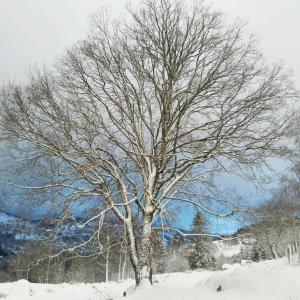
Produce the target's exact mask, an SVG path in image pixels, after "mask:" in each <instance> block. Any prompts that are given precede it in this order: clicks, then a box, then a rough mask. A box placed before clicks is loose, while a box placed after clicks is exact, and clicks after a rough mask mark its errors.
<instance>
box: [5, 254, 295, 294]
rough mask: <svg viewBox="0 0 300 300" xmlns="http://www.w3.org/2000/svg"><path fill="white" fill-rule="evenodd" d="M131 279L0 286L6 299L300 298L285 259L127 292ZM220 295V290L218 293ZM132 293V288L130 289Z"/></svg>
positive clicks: (177, 277) (158, 281)
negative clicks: (125, 294) (97, 282)
mask: <svg viewBox="0 0 300 300" xmlns="http://www.w3.org/2000/svg"><path fill="white" fill-rule="evenodd" d="M132 285H133V281H131V280H130V281H126V282H121V283H116V282H110V283H107V284H105V283H101V284H100V283H99V284H58V285H52V284H34V283H29V282H27V281H25V280H21V281H17V282H12V283H2V284H0V298H1V299H7V300H27V299H28V300H29V299H30V300H104V299H107V300H108V299H110V300H117V299H131V300H133V299H134V300H138V299H139V300H160V299H161V300H202V299H203V300H214V299H218V300H256V299H257V300H258V299H261V300H277V299H278V300H300V265H299V264H298V263H296V262H294V263H292V264H291V265H289V264H288V262H287V259H286V258H284V259H279V260H273V261H265V262H261V263H252V264H247V265H245V266H241V265H233V266H231V268H229V269H228V270H226V271H217V272H210V271H203V272H186V273H172V274H162V275H158V276H156V277H155V284H154V287H151V288H141V289H139V290H135V291H133V292H128V293H127V296H126V298H124V297H123V292H124V290H126V289H128V288H129V287H130V286H132ZM218 288H219V289H221V291H217V289H218ZM128 290H129V291H130V288H129V289H128Z"/></svg>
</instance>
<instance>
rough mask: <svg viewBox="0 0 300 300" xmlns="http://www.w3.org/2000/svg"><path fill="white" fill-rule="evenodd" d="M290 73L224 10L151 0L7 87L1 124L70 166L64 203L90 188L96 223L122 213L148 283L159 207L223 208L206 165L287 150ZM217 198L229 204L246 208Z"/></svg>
mask: <svg viewBox="0 0 300 300" xmlns="http://www.w3.org/2000/svg"><path fill="white" fill-rule="evenodd" d="M289 77H290V76H289V74H287V73H285V72H284V71H282V68H281V66H279V65H273V66H271V67H268V66H267V65H266V64H265V62H264V60H263V58H262V56H261V53H260V52H259V51H258V49H257V45H256V41H255V38H253V37H252V36H250V37H247V36H246V35H245V34H243V26H242V25H240V24H234V25H233V26H226V25H225V24H224V20H223V16H222V14H221V13H219V12H215V11H213V10H211V9H210V8H207V7H205V6H203V5H202V3H200V4H195V5H194V6H188V5H185V4H184V3H183V2H178V1H176V2H173V1H171V0H146V1H144V2H143V3H142V4H141V6H140V8H138V9H137V10H134V9H129V16H128V18H127V20H126V21H118V22H116V21H110V20H109V18H107V17H106V16H105V15H104V14H103V15H98V16H97V17H95V18H94V19H93V23H92V30H91V32H90V35H89V36H88V38H87V39H86V40H83V41H80V42H78V43H77V44H76V45H75V46H74V47H73V48H71V49H69V50H68V51H67V52H66V53H65V55H64V57H63V58H61V60H60V61H59V62H57V64H56V68H55V70H54V71H53V72H50V71H47V70H44V71H40V72H39V71H38V72H35V74H33V75H32V76H31V78H30V82H29V84H27V85H26V86H24V87H20V86H17V85H12V84H11V85H9V86H7V87H6V88H4V89H3V91H2V94H1V95H2V96H1V104H2V108H1V125H2V130H3V131H4V133H6V134H7V136H10V137H14V138H15V139H17V140H19V141H23V142H26V143H29V144H31V145H32V146H33V147H34V148H35V149H38V150H39V151H43V153H44V155H48V156H51V157H55V158H56V159H57V161H58V162H59V161H61V162H62V163H64V164H67V165H68V166H69V167H68V168H67V171H66V170H64V171H62V170H60V169H58V170H57V176H58V178H59V179H58V181H57V184H56V187H61V188H62V189H67V190H68V192H69V194H68V195H69V196H68V197H69V198H68V200H69V201H65V204H64V209H65V210H67V209H68V208H67V207H68V205H67V204H68V203H69V205H72V204H74V202H75V201H78V200H79V199H86V198H84V197H93V198H94V199H96V200H95V201H96V202H95V205H96V206H98V208H99V210H98V211H97V212H95V214H94V216H93V217H92V218H90V219H89V220H88V221H87V222H90V221H95V220H97V219H100V218H101V217H103V215H104V214H105V213H106V212H108V211H112V212H113V213H114V214H115V215H116V216H117V218H118V219H119V220H120V221H121V222H122V224H124V228H125V233H126V238H127V244H128V250H129V257H130V261H131V264H132V267H133V269H134V271H135V279H136V285H140V284H141V283H149V282H151V277H152V241H151V235H152V227H153V222H154V220H156V218H157V217H158V216H159V215H160V216H161V220H163V218H164V215H165V214H167V213H168V211H169V209H170V208H171V207H172V205H173V206H174V205H177V203H181V202H184V203H190V204H191V205H196V206H198V208H200V209H202V210H204V211H205V212H206V213H212V214H214V215H218V213H219V212H218V211H214V208H216V207H220V206H219V205H218V206H216V205H215V201H217V199H214V198H213V197H212V196H211V194H209V193H206V194H205V193H204V192H205V190H204V189H203V188H202V187H203V184H205V183H207V181H208V178H209V175H210V174H215V173H216V172H218V171H224V172H227V171H228V172H230V170H231V167H232V166H235V167H236V166H253V165H254V164H256V163H259V162H261V161H262V160H263V158H265V157H267V156H269V155H272V154H273V153H274V152H276V151H279V150H280V149H281V148H280V144H279V143H278V141H279V139H280V137H281V136H282V134H283V132H284V131H285V129H286V128H287V127H288V126H289V122H290V121H291V116H290V115H289V113H288V110H287V106H286V100H287V99H290V98H291V97H293V96H294V91H293V88H292V84H291V82H290V78H289ZM278 110H280V113H278ZM51 187H53V185H51V186H48V188H51ZM44 188H45V187H44ZM219 199H220V204H224V207H225V208H224V209H225V213H224V215H231V214H232V213H233V212H234V211H236V210H237V205H235V206H233V207H228V203H227V202H222V199H221V198H219ZM205 200H209V201H208V204H207V206H205V205H204V203H205V202H203V201H205ZM68 211H70V210H68ZM85 224H87V223H85Z"/></svg>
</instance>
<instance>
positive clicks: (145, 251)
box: [139, 214, 153, 285]
mask: <svg viewBox="0 0 300 300" xmlns="http://www.w3.org/2000/svg"><path fill="white" fill-rule="evenodd" d="M152 218H153V217H152V214H149V215H145V216H144V217H143V231H142V240H141V247H140V253H139V254H140V255H139V269H140V284H143V285H144V284H147V285H149V284H151V285H152V257H153V253H152V252H153V251H152V241H151V233H152V229H151V226H152Z"/></svg>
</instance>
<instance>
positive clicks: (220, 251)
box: [213, 241, 242, 257]
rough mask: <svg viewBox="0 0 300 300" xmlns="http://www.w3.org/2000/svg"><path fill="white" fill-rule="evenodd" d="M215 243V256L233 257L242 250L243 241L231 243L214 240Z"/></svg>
mask: <svg viewBox="0 0 300 300" xmlns="http://www.w3.org/2000/svg"><path fill="white" fill-rule="evenodd" d="M213 244H214V245H215V247H216V253H215V257H220V256H221V255H223V256H225V257H232V256H234V255H238V254H240V253H241V250H242V242H241V241H237V244H234V245H231V244H227V243H226V242H224V241H214V242H213Z"/></svg>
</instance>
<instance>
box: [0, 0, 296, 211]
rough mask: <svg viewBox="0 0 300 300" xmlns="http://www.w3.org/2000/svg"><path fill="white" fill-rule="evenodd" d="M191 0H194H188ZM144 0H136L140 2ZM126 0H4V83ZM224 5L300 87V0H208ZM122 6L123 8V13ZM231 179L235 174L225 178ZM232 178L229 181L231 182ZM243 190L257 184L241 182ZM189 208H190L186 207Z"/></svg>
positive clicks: (0, 55) (0, 20) (0, 3)
mask: <svg viewBox="0 0 300 300" xmlns="http://www.w3.org/2000/svg"><path fill="white" fill-rule="evenodd" d="M187 1H189V0H187ZM191 1H192V0H191ZM137 2H139V0H132V1H131V3H133V4H135V3H137ZM126 3H127V1H125V0H110V1H109V0H0V84H1V83H4V82H5V81H6V80H8V79H9V80H13V81H20V80H21V81H22V80H24V79H25V78H26V72H27V71H28V68H29V66H30V65H33V64H38V65H42V64H44V63H46V64H49V65H51V63H52V62H53V61H54V59H55V57H57V56H59V55H60V54H62V53H63V50H64V48H65V47H67V46H71V45H72V44H74V43H75V42H76V41H77V40H78V39H81V38H84V37H85V34H86V32H87V30H88V17H89V16H90V15H91V14H92V13H93V12H95V11H97V10H99V9H101V7H103V6H107V5H109V6H110V7H111V8H112V10H113V13H114V15H119V14H123V13H124V10H123V9H124V7H125V5H126ZM206 3H208V4H212V5H213V6H214V7H215V8H217V9H221V10H223V11H224V12H225V13H226V14H227V16H228V21H233V20H235V19H236V18H242V19H243V20H247V21H248V23H249V24H248V29H249V31H250V32H254V33H256V34H257V35H258V37H259V38H260V41H261V44H260V48H261V50H262V51H263V53H264V54H265V57H266V58H267V59H268V61H269V62H278V61H279V60H283V61H284V62H285V63H286V66H287V67H288V68H290V69H292V70H293V71H294V74H295V77H294V79H295V83H296V87H297V88H298V89H300V59H299V54H300V42H299V37H300V1H299V0H285V1H283V0H207V1H206ZM122 12H123V13H122ZM223 180H225V183H226V184H227V183H228V184H230V183H232V181H234V182H235V183H236V181H235V180H232V179H230V178H229V179H228V180H227V179H226V178H225V179H224V178H223ZM227 181H228V182H227ZM239 186H240V187H241V188H240V190H241V192H243V193H247V192H253V193H254V195H253V197H254V198H255V197H257V198H258V197H262V191H258V194H257V195H258V196H255V191H254V190H253V188H250V187H248V186H247V185H243V183H242V182H241V184H239ZM186 213H187V214H189V212H188V211H187V212H186Z"/></svg>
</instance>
